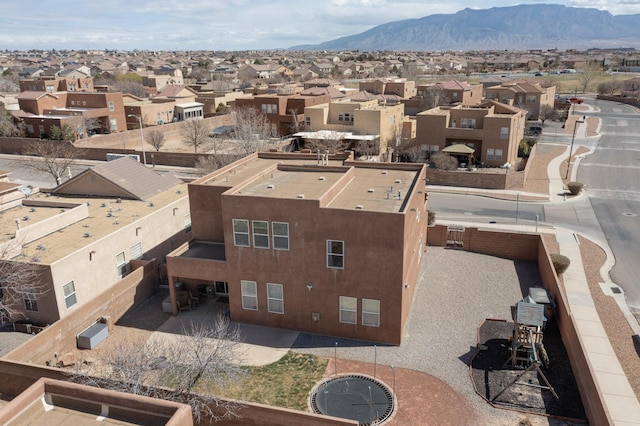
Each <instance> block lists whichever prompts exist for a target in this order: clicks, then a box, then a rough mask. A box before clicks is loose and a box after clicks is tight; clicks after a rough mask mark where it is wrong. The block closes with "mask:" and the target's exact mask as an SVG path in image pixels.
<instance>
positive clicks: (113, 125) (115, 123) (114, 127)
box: [110, 118, 118, 131]
mask: <svg viewBox="0 0 640 426" xmlns="http://www.w3.org/2000/svg"><path fill="white" fill-rule="evenodd" d="M110 122H111V130H112V131H116V130H118V120H116V119H115V118H112V119H111V120H110Z"/></svg>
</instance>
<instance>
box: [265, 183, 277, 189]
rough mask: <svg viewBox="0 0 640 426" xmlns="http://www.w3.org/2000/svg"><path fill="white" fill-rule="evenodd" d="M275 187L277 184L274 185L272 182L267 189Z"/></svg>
mask: <svg viewBox="0 0 640 426" xmlns="http://www.w3.org/2000/svg"><path fill="white" fill-rule="evenodd" d="M275 187H276V186H275V185H272V184H269V185H267V189H273V188H275Z"/></svg>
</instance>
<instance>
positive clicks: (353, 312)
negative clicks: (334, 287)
mask: <svg viewBox="0 0 640 426" xmlns="http://www.w3.org/2000/svg"><path fill="white" fill-rule="evenodd" d="M357 318H358V299H356V298H355V297H348V296H340V322H343V323H346V324H355V323H356V321H357Z"/></svg>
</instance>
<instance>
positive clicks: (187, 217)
mask: <svg viewBox="0 0 640 426" xmlns="http://www.w3.org/2000/svg"><path fill="white" fill-rule="evenodd" d="M184 232H185V233H187V234H188V233H189V232H191V215H190V214H186V215H184Z"/></svg>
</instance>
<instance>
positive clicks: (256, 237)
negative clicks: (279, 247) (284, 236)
mask: <svg viewBox="0 0 640 426" xmlns="http://www.w3.org/2000/svg"><path fill="white" fill-rule="evenodd" d="M256 224H261V226H262V225H264V230H265V231H266V233H257V232H256ZM251 231H252V235H253V246H254V247H255V248H259V249H268V248H269V247H270V244H269V240H270V236H269V222H268V221H266V220H252V221H251ZM262 239H266V244H265V243H264V242H263V243H260V244H258V241H259V240H262Z"/></svg>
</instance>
